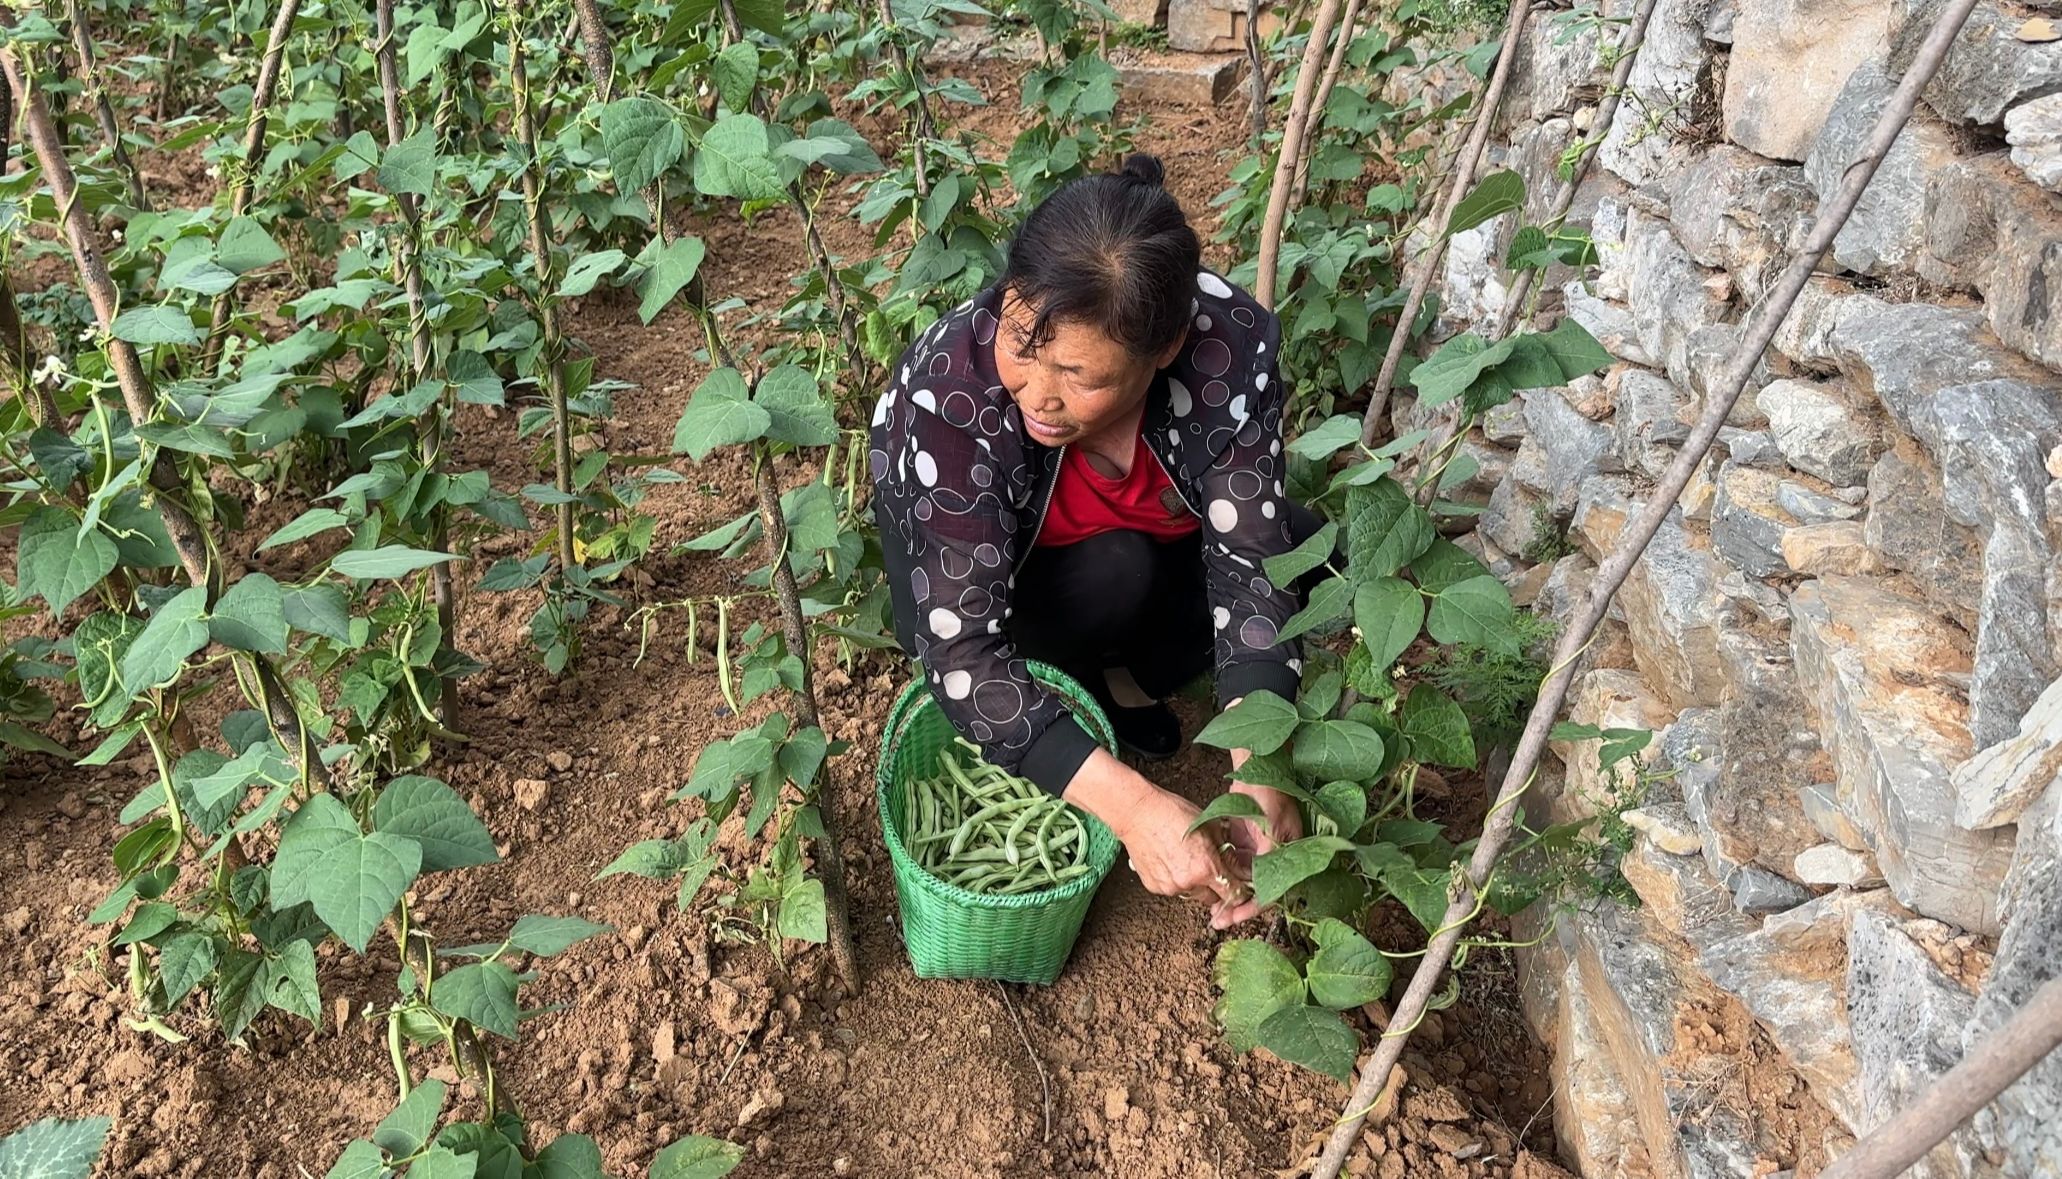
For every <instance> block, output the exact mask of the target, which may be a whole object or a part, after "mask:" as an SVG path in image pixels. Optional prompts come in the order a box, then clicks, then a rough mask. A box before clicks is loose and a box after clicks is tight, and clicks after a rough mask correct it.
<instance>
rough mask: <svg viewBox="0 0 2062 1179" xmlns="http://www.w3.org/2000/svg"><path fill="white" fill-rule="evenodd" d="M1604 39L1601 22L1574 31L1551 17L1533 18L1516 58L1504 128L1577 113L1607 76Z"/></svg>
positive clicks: (1502, 118)
mask: <svg viewBox="0 0 2062 1179" xmlns="http://www.w3.org/2000/svg"><path fill="white" fill-rule="evenodd" d="M1602 44H1603V34H1602V33H1601V31H1600V30H1599V29H1598V28H1597V27H1596V26H1595V25H1586V26H1584V27H1582V28H1580V29H1577V30H1575V31H1574V32H1573V33H1572V35H1571V34H1570V33H1566V32H1563V31H1562V30H1561V29H1560V28H1557V27H1556V26H1555V25H1553V24H1552V23H1551V22H1548V21H1537V22H1528V23H1527V24H1526V26H1525V34H1524V39H1523V40H1522V41H1521V42H1520V43H1519V45H1518V53H1517V59H1516V60H1515V61H1513V62H1512V63H1511V80H1510V90H1509V92H1508V93H1509V95H1510V97H1509V98H1508V99H1507V100H1506V101H1505V102H1504V104H1503V108H1502V111H1501V112H1500V118H1499V120H1498V122H1499V129H1503V130H1508V129H1509V128H1510V127H1511V126H1513V125H1514V124H1516V123H1518V122H1520V121H1522V120H1526V119H1530V120H1533V121H1544V120H1547V119H1551V118H1553V117H1554V116H1556V115H1568V114H1572V113H1574V110H1575V107H1576V104H1577V103H1578V102H1579V101H1581V99H1582V97H1583V96H1585V95H1587V94H1588V93H1589V92H1590V91H1591V90H1592V88H1593V87H1596V86H1599V85H1601V84H1602V83H1603V81H1604V79H1603V77H1601V76H1600V74H1602V73H1603V72H1604V71H1601V70H1600V69H1599V68H1598V67H1599V58H1598V54H1597V50H1598V48H1599V47H1600V46H1601V45H1602Z"/></svg>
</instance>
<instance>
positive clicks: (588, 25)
mask: <svg viewBox="0 0 2062 1179" xmlns="http://www.w3.org/2000/svg"><path fill="white" fill-rule="evenodd" d="M573 19H574V20H575V21H577V22H578V23H579V26H580V56H582V57H584V58H586V59H587V72H588V73H589V74H590V75H592V76H593V78H594V96H595V98H596V99H597V100H598V101H601V102H607V101H608V100H609V98H610V96H611V95H612V94H613V93H614V92H615V88H616V55H615V52H614V51H613V50H611V49H610V48H609V25H608V21H607V20H605V19H603V17H602V15H601V7H600V5H598V4H596V3H595V0H573Z"/></svg>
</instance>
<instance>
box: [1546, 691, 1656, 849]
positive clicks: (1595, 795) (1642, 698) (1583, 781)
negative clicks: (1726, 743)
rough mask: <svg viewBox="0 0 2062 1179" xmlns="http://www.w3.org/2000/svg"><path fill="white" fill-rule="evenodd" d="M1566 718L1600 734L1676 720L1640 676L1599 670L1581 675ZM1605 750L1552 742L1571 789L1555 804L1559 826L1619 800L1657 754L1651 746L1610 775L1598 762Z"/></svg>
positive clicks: (1597, 744) (1593, 744)
mask: <svg viewBox="0 0 2062 1179" xmlns="http://www.w3.org/2000/svg"><path fill="white" fill-rule="evenodd" d="M1568 719H1569V720H1570V721H1572V722H1574V723H1576V724H1579V725H1595V726H1597V727H1598V728H1601V729H1650V730H1659V729H1661V728H1664V727H1666V726H1667V724H1668V722H1669V721H1670V720H1672V719H1674V717H1673V714H1672V713H1670V712H1669V710H1668V706H1667V705H1666V704H1664V703H1662V702H1661V701H1660V700H1659V699H1657V698H1656V697H1655V696H1654V695H1653V694H1652V693H1651V692H1649V691H1648V690H1647V685H1646V681H1644V680H1642V679H1641V678H1640V677H1639V675H1638V674H1636V673H1634V672H1630V671H1625V670H1621V669H1618V668H1599V669H1597V670H1595V671H1592V672H1590V673H1589V674H1588V675H1585V676H1583V677H1582V682H1581V683H1579V684H1577V685H1576V688H1575V691H1574V693H1573V696H1572V699H1571V700H1570V703H1569V708H1568ZM1602 747H1603V742H1602V741H1600V740H1596V739H1590V740H1584V741H1556V742H1554V743H1553V746H1552V748H1553V751H1554V754H1555V755H1556V756H1557V757H1559V758H1560V759H1561V764H1562V765H1563V766H1565V767H1567V785H1566V787H1565V788H1564V789H1563V791H1562V793H1561V797H1560V798H1559V799H1557V800H1555V803H1554V811H1553V817H1554V821H1555V822H1558V823H1567V822H1576V821H1579V820H1582V819H1588V818H1591V817H1593V816H1595V815H1596V814H1597V813H1598V812H1599V811H1600V810H1602V809H1604V807H1605V805H1606V804H1608V803H1609V802H1610V801H1611V800H1613V799H1614V798H1617V797H1619V796H1620V794H1621V791H1622V790H1623V789H1624V784H1626V783H1629V782H1630V780H1631V775H1632V774H1633V773H1634V772H1635V771H1636V770H1637V769H1639V768H1640V767H1642V766H1646V765H1651V764H1652V763H1653V761H1654V758H1655V756H1656V752H1657V750H1656V748H1655V746H1654V745H1652V744H1651V743H1650V744H1649V745H1648V746H1647V748H1645V749H1643V750H1641V751H1640V752H1639V753H1638V754H1636V755H1634V758H1633V760H1632V764H1630V765H1627V764H1620V765H1617V766H1614V767H1612V768H1611V769H1609V770H1606V769H1604V767H1603V766H1602V765H1601V764H1600V762H1599V757H1598V754H1599V751H1600V750H1601V749H1602Z"/></svg>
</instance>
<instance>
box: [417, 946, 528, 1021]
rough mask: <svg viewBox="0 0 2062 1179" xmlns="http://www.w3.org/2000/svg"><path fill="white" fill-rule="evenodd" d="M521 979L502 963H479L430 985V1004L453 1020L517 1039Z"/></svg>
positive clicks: (445, 974) (441, 976)
mask: <svg viewBox="0 0 2062 1179" xmlns="http://www.w3.org/2000/svg"><path fill="white" fill-rule="evenodd" d="M520 981H521V980H519V979H518V978H517V977H516V973H515V971H513V970H510V969H509V968H508V967H506V966H504V965H502V964H501V963H499V962H475V963H472V964H471V965H469V966H461V967H459V968H458V969H456V970H451V971H447V972H445V973H444V974H442V975H440V976H439V977H438V978H437V981H436V984H435V985H434V986H433V987H431V988H430V1003H431V1005H432V1006H434V1007H435V1008H436V1009H437V1010H439V1011H441V1012H443V1013H444V1014H446V1015H448V1016H450V1017H451V1018H453V1019H462V1020H465V1021H466V1022H467V1023H470V1024H472V1025H474V1026H475V1027H479V1028H483V1029H485V1030H487V1031H490V1032H493V1033H494V1034H495V1035H497V1036H502V1037H505V1038H507V1039H510V1040H513V1039H515V1037H516V1019H517V1015H518V1013H517V1008H516V987H517V986H518V985H519V983H520Z"/></svg>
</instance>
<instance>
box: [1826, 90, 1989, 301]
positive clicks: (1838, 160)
mask: <svg viewBox="0 0 2062 1179" xmlns="http://www.w3.org/2000/svg"><path fill="white" fill-rule="evenodd" d="M1895 89H1896V84H1895V83H1893V82H1892V81H1891V80H1890V79H1889V78H1888V77H1886V76H1885V75H1884V73H1883V70H1882V67H1880V66H1878V65H1876V64H1875V63H1874V62H1873V61H1868V62H1864V63H1862V64H1861V65H1859V66H1857V67H1856V68H1855V70H1854V73H1853V74H1852V75H1850V76H1849V77H1848V79H1847V84H1846V85H1845V86H1843V87H1841V90H1840V97H1839V98H1838V99H1836V100H1835V101H1834V103H1833V107H1832V110H1831V111H1830V113H1828V114H1827V116H1826V121H1825V125H1824V126H1823V127H1822V128H1820V130H1819V136H1818V139H1817V141H1816V142H1814V143H1813V144H1812V146H1811V151H1810V153H1809V154H1808V155H1807V156H1806V157H1805V161H1804V174H1805V177H1806V178H1807V179H1808V180H1810V182H1811V187H1812V191H1813V192H1816V193H1817V194H1818V198H1819V200H1820V201H1821V202H1825V201H1829V200H1831V199H1832V198H1833V194H1834V193H1835V192H1836V191H1838V189H1839V187H1840V181H1841V178H1842V177H1843V176H1844V175H1845V174H1846V172H1847V169H1848V166H1849V165H1850V164H1852V163H1854V161H1855V159H1856V158H1857V157H1859V156H1860V155H1861V151H1862V147H1863V145H1864V144H1865V143H1866V142H1867V141H1868V137H1869V133H1870V131H1871V130H1872V129H1873V128H1874V127H1875V125H1876V116H1877V114H1878V113H1879V112H1880V111H1881V110H1882V109H1883V107H1884V105H1885V104H1886V103H1888V102H1889V100H1890V95H1891V93H1892V91H1894V90H1895ZM1954 158H1955V145H1954V139H1953V137H1952V135H1950V134H1949V132H1948V130H1947V128H1946V127H1944V126H1942V125H1941V124H1939V123H1937V122H1935V121H1933V120H1931V119H1928V118H1925V117H1923V115H1915V116H1914V117H1913V119H1912V121H1911V122H1910V123H1908V124H1906V126H1905V129H1904V130H1903V131H1902V132H1901V133H1900V134H1899V135H1898V137H1897V140H1896V142H1895V143H1893V144H1892V145H1891V148H1890V153H1889V154H1888V155H1886V156H1885V157H1884V158H1883V163H1882V166H1881V167H1879V168H1877V170H1876V175H1875V178H1874V179H1872V180H1871V181H1870V182H1869V187H1868V189H1867V190H1866V191H1864V192H1863V193H1862V198H1861V202H1860V203H1859V204H1857V205H1856V206H1855V208H1854V213H1853V215H1852V216H1850V217H1849V218H1848V220H1847V224H1846V226H1844V227H1843V228H1842V229H1841V230H1840V234H1839V236H1837V237H1835V238H1834V239H1833V260H1834V261H1835V262H1838V263H1839V264H1840V265H1842V266H1844V267H1846V268H1847V269H1849V270H1853V271H1857V272H1859V273H1862V274H1870V275H1886V274H1891V273H1894V272H1896V271H1897V270H1899V269H1901V268H1904V267H1907V266H1908V265H1909V264H1910V263H1911V262H1912V260H1913V259H1914V257H1915V256H1916V255H1917V253H1918V250H1919V248H1920V244H1921V241H1922V239H1923V237H1924V227H1925V214H1926V178H1927V176H1928V175H1930V174H1931V173H1932V172H1934V171H1935V170H1936V169H1939V168H1941V167H1944V166H1946V165H1947V164H1948V163H1950V162H1952V161H1953V160H1954Z"/></svg>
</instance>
